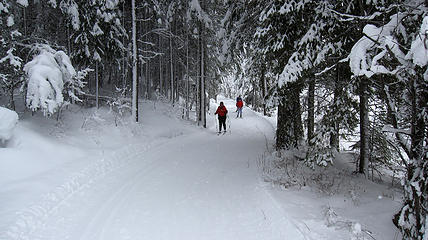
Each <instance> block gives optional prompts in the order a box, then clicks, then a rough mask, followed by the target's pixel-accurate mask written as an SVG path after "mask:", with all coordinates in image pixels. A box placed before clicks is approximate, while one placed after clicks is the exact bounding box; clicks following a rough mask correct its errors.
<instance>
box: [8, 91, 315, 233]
mask: <svg viewBox="0 0 428 240" xmlns="http://www.w3.org/2000/svg"><path fill="white" fill-rule="evenodd" d="M222 101H224V102H225V105H226V107H227V108H228V110H229V117H230V122H228V126H227V127H228V132H227V133H226V134H225V135H224V136H222V137H220V138H219V137H218V136H216V134H215V132H216V129H215V126H216V124H215V123H214V121H216V118H215V117H216V116H213V115H210V116H209V119H208V125H209V126H212V127H209V128H208V129H201V130H198V131H190V132H189V133H184V134H182V135H177V136H173V137H171V138H168V139H163V140H160V141H159V144H156V145H155V144H152V145H151V147H150V148H146V149H144V151H138V150H136V149H135V148H138V144H136V145H135V146H133V149H135V150H134V151H133V153H132V154H129V155H123V154H122V155H121V157H122V158H123V159H121V161H123V162H124V164H122V165H121V166H120V167H116V168H113V169H112V170H111V171H110V172H108V173H106V174H103V175H100V176H99V177H97V178H95V179H91V181H92V182H91V183H90V184H87V185H84V186H83V187H79V188H78V189H75V191H72V192H71V193H70V194H69V195H68V196H67V198H65V199H63V200H62V201H60V203H58V204H57V205H56V206H55V207H54V208H53V209H54V210H52V211H50V212H49V213H48V214H45V216H44V219H43V222H42V223H41V224H37V226H36V227H34V228H31V227H30V228H31V229H30V230H28V229H27V230H28V231H20V226H19V225H17V226H15V227H14V228H12V229H15V232H14V234H10V235H9V237H10V239H11V240H14V239H73V240H74V239H81V240H97V239H99V240H101V239H102V240H110V239H111V240H125V239H150V240H155V239H168V240H169V239H186V240H188V239H195V240H196V239H198V240H202V239H213V240H214V239H218V240H226V239H230V240H238V239H243V240H251V239H254V240H256V239H264V240H273V239H296V240H297V239H308V238H307V237H305V236H304V235H303V234H302V232H301V231H300V230H299V228H298V227H297V225H298V224H294V223H293V221H292V220H290V219H288V218H287V215H286V213H284V212H283V211H282V210H281V209H280V208H279V207H278V205H277V204H276V203H275V201H274V200H273V199H272V197H271V196H270V195H269V193H268V191H267V190H266V189H265V188H264V187H263V184H261V181H260V178H259V173H258V170H257V160H258V158H259V157H260V155H261V154H262V153H263V152H264V151H265V148H266V143H267V142H266V141H267V139H271V138H272V134H273V131H272V126H271V125H270V124H269V123H268V122H267V121H266V120H265V119H263V118H261V117H260V116H258V115H257V114H256V113H254V112H252V111H250V110H248V109H247V108H245V109H244V112H243V117H244V118H243V119H235V118H233V117H234V101H232V100H226V99H223V100H222ZM145 126H146V127H149V126H150V123H146V124H145ZM264 133H267V134H268V135H264ZM141 148H143V146H141Z"/></svg>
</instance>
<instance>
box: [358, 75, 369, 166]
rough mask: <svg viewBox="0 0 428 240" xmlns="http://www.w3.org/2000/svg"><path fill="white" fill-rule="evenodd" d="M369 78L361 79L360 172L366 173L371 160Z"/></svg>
mask: <svg viewBox="0 0 428 240" xmlns="http://www.w3.org/2000/svg"><path fill="white" fill-rule="evenodd" d="M367 91H368V79H366V78H364V77H363V78H361V81H360V164H359V168H358V172H359V173H363V174H366V172H367V167H368V161H369V137H370V134H369V114H368V92H367Z"/></svg>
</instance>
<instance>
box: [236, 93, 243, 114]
mask: <svg viewBox="0 0 428 240" xmlns="http://www.w3.org/2000/svg"><path fill="white" fill-rule="evenodd" d="M243 106H244V102H242V98H241V96H239V97H238V98H236V111H237V112H238V115H236V118H238V117H240V118H242V107H243Z"/></svg>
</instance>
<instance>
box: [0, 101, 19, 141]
mask: <svg viewBox="0 0 428 240" xmlns="http://www.w3.org/2000/svg"><path fill="white" fill-rule="evenodd" d="M17 123H18V114H16V112H15V111H12V110H9V109H7V108H4V107H0V141H1V142H2V143H4V142H5V141H7V140H9V139H10V138H11V137H12V133H13V129H14V128H15V126H16V124H17Z"/></svg>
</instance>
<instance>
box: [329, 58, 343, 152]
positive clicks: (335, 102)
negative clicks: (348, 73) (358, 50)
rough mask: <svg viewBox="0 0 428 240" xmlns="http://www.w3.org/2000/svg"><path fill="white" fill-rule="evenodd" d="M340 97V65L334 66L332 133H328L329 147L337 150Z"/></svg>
mask: <svg viewBox="0 0 428 240" xmlns="http://www.w3.org/2000/svg"><path fill="white" fill-rule="evenodd" d="M341 95H342V86H341V85H340V64H338V65H337V66H336V79H335V82H334V96H333V109H332V115H333V117H332V119H333V120H332V121H331V128H332V129H333V131H331V133H330V147H331V148H332V149H336V150H339V122H338V121H337V120H336V119H337V115H338V108H339V105H338V100H339V99H340V97H341Z"/></svg>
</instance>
